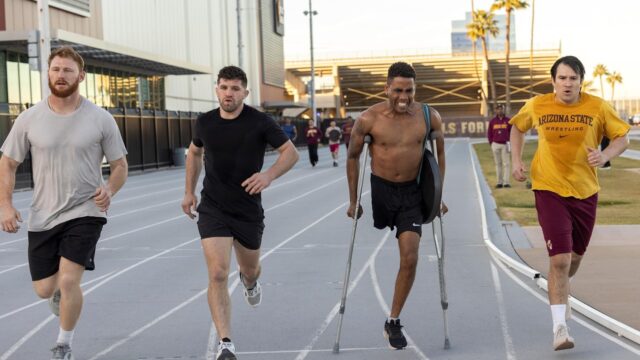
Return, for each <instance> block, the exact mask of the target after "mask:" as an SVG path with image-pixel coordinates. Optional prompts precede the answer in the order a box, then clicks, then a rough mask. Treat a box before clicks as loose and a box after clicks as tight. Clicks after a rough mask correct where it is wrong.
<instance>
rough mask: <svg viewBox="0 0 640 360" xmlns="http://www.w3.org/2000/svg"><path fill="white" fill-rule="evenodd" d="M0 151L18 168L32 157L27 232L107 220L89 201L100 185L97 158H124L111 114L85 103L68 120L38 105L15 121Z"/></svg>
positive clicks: (83, 100)
mask: <svg viewBox="0 0 640 360" xmlns="http://www.w3.org/2000/svg"><path fill="white" fill-rule="evenodd" d="M0 150H2V153H3V156H8V157H10V158H12V159H14V160H16V161H18V162H22V161H24V158H25V156H26V155H27V152H29V151H31V161H32V170H33V182H34V188H33V202H32V204H31V210H30V213H29V231H44V230H49V229H51V228H53V227H54V226H56V225H58V224H61V223H63V222H66V221H69V220H72V219H76V218H79V217H84V216H95V217H106V214H105V213H104V212H101V211H100V210H99V209H98V207H97V206H96V204H95V202H94V201H93V198H92V196H93V194H94V193H95V191H96V188H98V187H99V186H100V185H102V184H103V179H102V169H101V164H102V158H103V156H104V157H106V159H107V161H113V160H118V159H120V158H122V157H123V156H125V155H126V154H127V150H126V148H125V146H124V143H123V142H122V137H121V136H120V131H119V130H118V126H117V125H116V122H115V120H114V119H113V117H112V116H111V114H109V113H108V112H107V111H105V110H104V109H101V108H100V107H98V106H96V105H94V104H93V103H91V102H90V101H89V100H87V99H85V98H82V103H81V104H80V106H79V107H78V109H76V110H75V111H74V112H73V113H71V114H67V115H59V114H56V113H55V112H53V111H52V110H51V109H50V108H49V105H48V103H47V101H46V100H43V101H40V102H39V103H37V104H36V105H35V106H33V107H31V108H30V109H28V110H26V111H24V112H23V113H22V114H20V116H18V118H17V119H16V121H15V123H14V124H13V127H12V128H11V132H9V135H8V136H7V139H6V140H5V142H4V144H3V145H2V148H1V149H0Z"/></svg>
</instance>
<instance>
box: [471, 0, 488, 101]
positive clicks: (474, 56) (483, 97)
mask: <svg viewBox="0 0 640 360" xmlns="http://www.w3.org/2000/svg"><path fill="white" fill-rule="evenodd" d="M475 11H476V8H475V6H474V4H473V0H471V13H472V14H473V13H474V12H475ZM476 44H477V40H473V43H472V44H471V46H472V48H473V69H474V70H475V72H476V78H478V83H480V93H481V94H482V105H481V106H480V109H486V107H487V94H485V93H484V87H483V86H482V79H481V78H480V72H479V71H478V54H477V51H476ZM481 112H482V111H481Z"/></svg>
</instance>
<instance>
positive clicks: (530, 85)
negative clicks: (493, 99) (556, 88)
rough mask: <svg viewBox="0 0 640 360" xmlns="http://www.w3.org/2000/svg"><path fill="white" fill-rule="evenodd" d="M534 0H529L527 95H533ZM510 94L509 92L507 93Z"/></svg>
mask: <svg viewBox="0 0 640 360" xmlns="http://www.w3.org/2000/svg"><path fill="white" fill-rule="evenodd" d="M535 15H536V0H531V48H530V49H529V96H530V97H533V24H535V22H534V20H535ZM509 94H511V93H509Z"/></svg>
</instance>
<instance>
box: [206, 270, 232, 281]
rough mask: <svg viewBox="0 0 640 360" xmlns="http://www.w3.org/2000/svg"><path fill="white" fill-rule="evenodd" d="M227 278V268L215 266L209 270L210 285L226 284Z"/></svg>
mask: <svg viewBox="0 0 640 360" xmlns="http://www.w3.org/2000/svg"><path fill="white" fill-rule="evenodd" d="M228 278H229V270H227V269H223V268H215V269H211V270H209V283H210V284H211V285H220V284H226V283H227V279H228Z"/></svg>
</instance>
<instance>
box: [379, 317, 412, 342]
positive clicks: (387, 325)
mask: <svg viewBox="0 0 640 360" xmlns="http://www.w3.org/2000/svg"><path fill="white" fill-rule="evenodd" d="M384 337H385V338H386V339H387V340H389V347H390V348H392V349H398V350H401V349H404V348H405V347H406V346H407V339H406V338H405V337H404V334H403V333H402V325H400V319H398V320H395V321H394V320H391V321H388V320H387V321H385V322H384Z"/></svg>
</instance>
